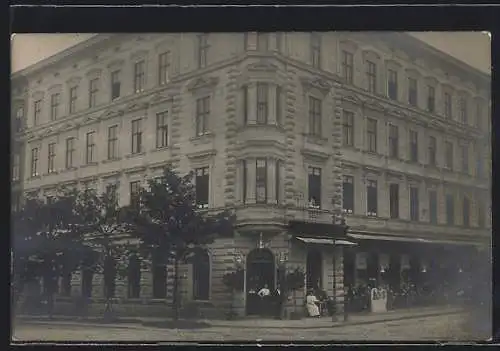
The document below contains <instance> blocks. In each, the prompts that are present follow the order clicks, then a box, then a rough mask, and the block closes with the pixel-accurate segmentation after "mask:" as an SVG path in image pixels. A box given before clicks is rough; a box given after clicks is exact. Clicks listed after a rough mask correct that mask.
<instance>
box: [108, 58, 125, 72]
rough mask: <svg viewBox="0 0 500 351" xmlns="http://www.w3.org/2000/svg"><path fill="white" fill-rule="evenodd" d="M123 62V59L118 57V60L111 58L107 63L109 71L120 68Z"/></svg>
mask: <svg viewBox="0 0 500 351" xmlns="http://www.w3.org/2000/svg"><path fill="white" fill-rule="evenodd" d="M124 63H125V60H122V59H119V60H113V61H111V62H110V63H109V64H108V69H109V70H111V71H114V70H116V69H118V68H121V67H122V66H123V65H124Z"/></svg>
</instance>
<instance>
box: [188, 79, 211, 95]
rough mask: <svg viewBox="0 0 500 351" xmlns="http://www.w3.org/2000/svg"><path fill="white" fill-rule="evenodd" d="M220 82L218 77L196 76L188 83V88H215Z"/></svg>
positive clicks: (192, 89) (192, 90)
mask: <svg viewBox="0 0 500 351" xmlns="http://www.w3.org/2000/svg"><path fill="white" fill-rule="evenodd" d="M218 83H219V78H218V77H200V78H194V79H192V80H191V81H190V82H189V83H188V84H187V89H188V90H189V91H191V92H194V91H198V90H202V89H206V90H213V89H214V88H215V86H216V85H217V84H218Z"/></svg>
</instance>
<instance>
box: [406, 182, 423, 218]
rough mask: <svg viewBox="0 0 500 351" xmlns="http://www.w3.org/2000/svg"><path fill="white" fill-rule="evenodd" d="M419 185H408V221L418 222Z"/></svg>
mask: <svg viewBox="0 0 500 351" xmlns="http://www.w3.org/2000/svg"><path fill="white" fill-rule="evenodd" d="M419 190H420V189H419V187H418V186H414V185H413V186H410V187H409V189H408V191H409V200H410V206H409V208H410V221H414V222H419V221H420V199H419Z"/></svg>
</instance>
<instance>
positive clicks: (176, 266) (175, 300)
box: [173, 257, 180, 321]
mask: <svg viewBox="0 0 500 351" xmlns="http://www.w3.org/2000/svg"><path fill="white" fill-rule="evenodd" d="M173 290H174V291H173V293H174V296H173V308H174V320H176V321H177V320H179V307H180V306H179V302H180V301H179V259H178V258H177V257H176V258H175V259H174V289H173Z"/></svg>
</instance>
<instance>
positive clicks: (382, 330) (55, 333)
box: [13, 314, 486, 342]
mask: <svg viewBox="0 0 500 351" xmlns="http://www.w3.org/2000/svg"><path fill="white" fill-rule="evenodd" d="M464 318H465V315H461V314H454V315H440V316H432V317H417V318H408V319H405V320H399V321H386V322H374V323H370V324H363V325H346V326H336V327H318V328H307V329H297V328H293V329H291V328H277V327H274V328H262V327H245V328H241V327H238V328H236V327H210V328H204V329H196V330H175V329H161V328H152V327H145V326H142V325H137V324H122V325H113V326H103V325H81V324H78V323H61V322H58V323H57V324H53V325H51V324H49V323H48V322H44V323H39V322H38V323H30V322H23V323H22V324H19V325H18V326H17V328H16V330H15V332H14V333H13V334H14V340H15V341H146V342H147V341H179V342H182V341H188V342H196V341H212V342H213V341H225V342H228V341H285V342H288V341H290V342H293V341H335V340H343V341H345V340H352V341H377V340H378V341H384V340H385V341H386V340H396V341H404V340H408V341H410V340H411V341H432V340H442V341H473V340H476V341H478V340H481V337H480V336H477V335H472V336H471V335H470V332H467V331H465V330H463V328H462V327H461V323H462V321H463V319H464ZM485 339H486V337H483V338H482V340H485Z"/></svg>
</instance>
